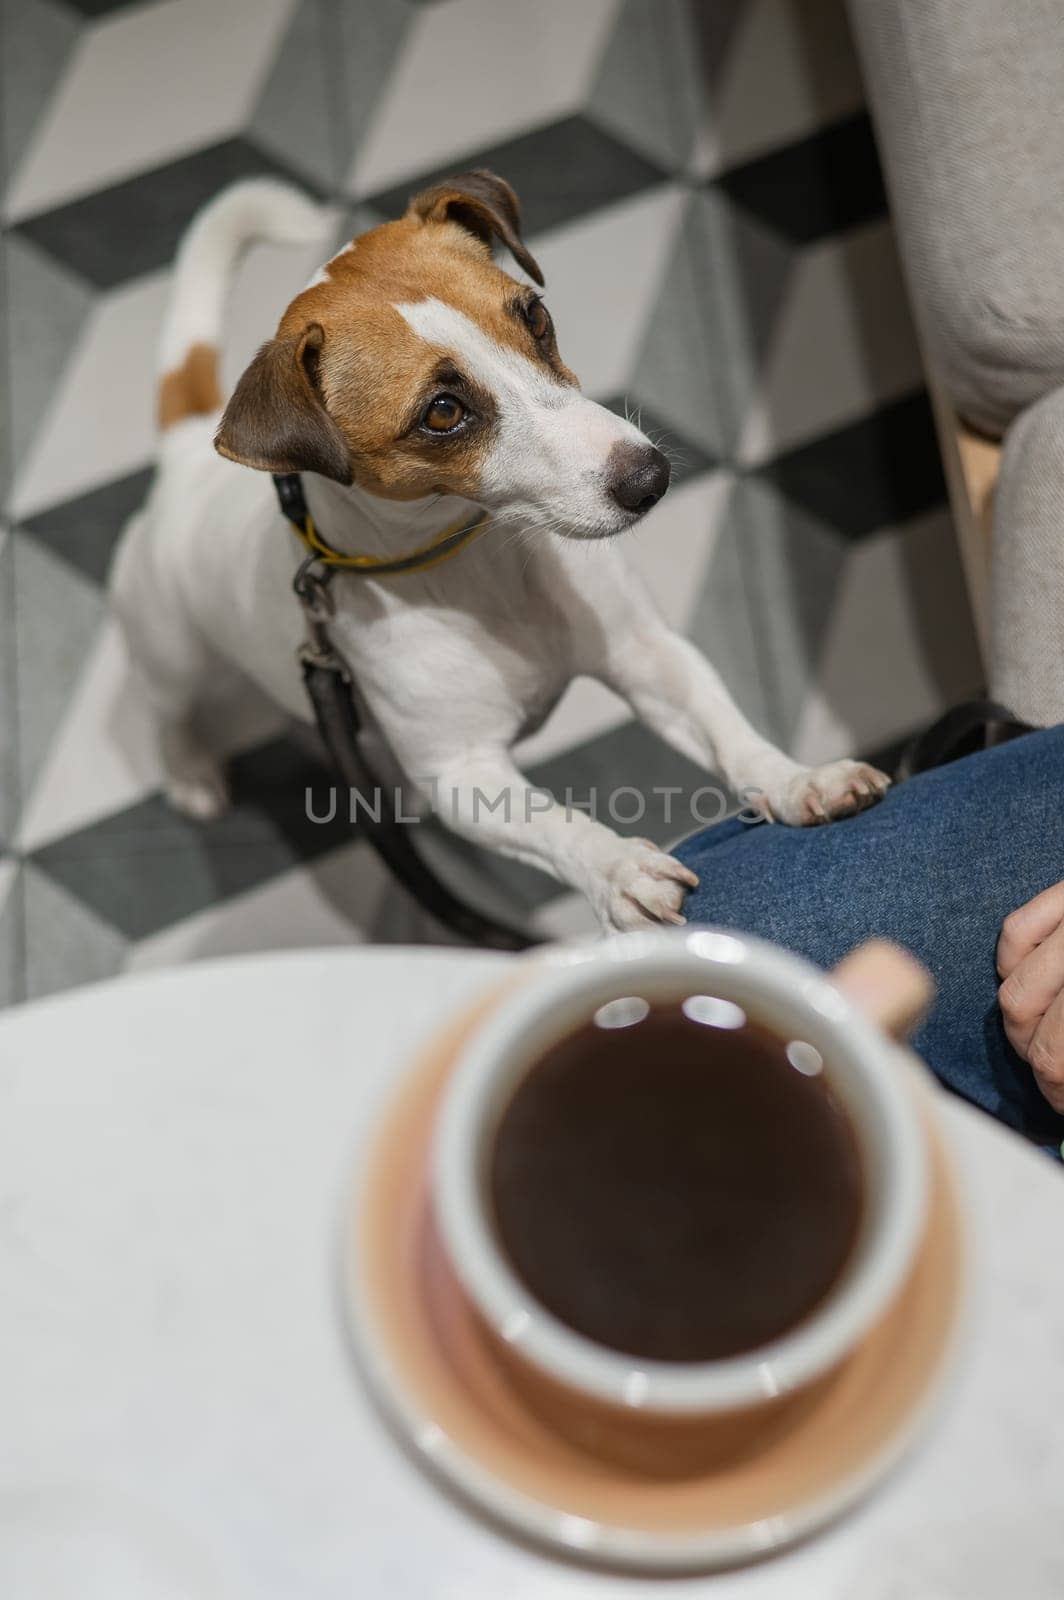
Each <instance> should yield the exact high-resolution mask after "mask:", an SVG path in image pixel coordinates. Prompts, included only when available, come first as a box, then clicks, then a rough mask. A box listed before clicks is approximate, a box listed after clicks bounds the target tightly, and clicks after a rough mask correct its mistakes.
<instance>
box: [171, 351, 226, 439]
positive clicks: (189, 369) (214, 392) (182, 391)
mask: <svg viewBox="0 0 1064 1600" xmlns="http://www.w3.org/2000/svg"><path fill="white" fill-rule="evenodd" d="M221 404H222V391H221V389H220V387H219V385H218V352H217V350H216V349H215V347H214V345H212V344H204V343H202V342H200V343H197V344H194V345H190V346H189V349H188V353H187V354H186V356H185V359H184V361H182V363H181V365H180V366H179V367H172V368H171V370H170V371H169V372H164V373H163V376H162V379H161V381H160V383H159V411H158V415H159V426H160V428H172V427H173V425H174V423H175V422H180V421H181V419H182V418H183V417H195V416H209V415H210V413H211V412H212V411H217V410H218V409H219V407H220V406H221Z"/></svg>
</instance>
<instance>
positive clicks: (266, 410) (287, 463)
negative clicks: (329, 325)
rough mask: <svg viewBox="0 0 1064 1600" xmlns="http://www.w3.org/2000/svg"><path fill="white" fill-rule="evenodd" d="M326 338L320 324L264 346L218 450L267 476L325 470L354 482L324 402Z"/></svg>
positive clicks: (224, 425)
mask: <svg viewBox="0 0 1064 1600" xmlns="http://www.w3.org/2000/svg"><path fill="white" fill-rule="evenodd" d="M324 339H325V334H324V331H323V329H322V327H321V324H320V323H318V322H312V323H310V324H309V325H308V326H307V327H306V328H304V330H303V332H302V333H301V334H299V335H298V336H297V337H295V338H291V339H271V340H270V341H269V343H268V344H264V345H263V346H262V349H261V350H260V351H259V353H258V355H257V356H256V357H255V359H254V360H253V361H252V363H251V365H250V367H248V369H247V371H246V372H245V373H244V375H243V377H242V378H241V379H240V382H239V383H238V384H237V386H236V388H235V389H234V390H233V393H232V396H231V398H230V401H229V404H228V405H227V406H226V408H225V411H224V413H223V414H222V420H221V422H220V423H219V424H218V432H217V433H216V434H215V436H214V448H215V449H216V450H217V451H218V452H219V454H220V455H223V456H228V457H229V460H230V461H239V462H240V463H241V465H242V466H245V467H257V468H258V469H259V470H260V471H261V472H320V473H321V474H322V476H323V477H326V478H335V479H336V481H337V483H350V482H351V481H352V478H353V476H354V475H353V473H352V470H351V452H350V450H349V448H348V446H347V443H346V442H345V440H344V436H343V434H342V433H341V432H340V430H339V428H338V427H337V426H336V423H335V422H334V421H333V419H332V417H330V415H329V413H328V411H326V409H325V407H324V405H323V404H322V401H321V396H320V395H319V393H318V386H317V370H318V358H319V356H320V354H321V347H322V344H323V342H324Z"/></svg>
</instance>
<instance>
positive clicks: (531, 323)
mask: <svg viewBox="0 0 1064 1600" xmlns="http://www.w3.org/2000/svg"><path fill="white" fill-rule="evenodd" d="M525 321H526V322H527V323H528V328H529V332H530V333H531V335H532V337H533V339H545V338H546V337H547V335H548V333H549V332H550V312H549V311H548V310H547V308H546V306H545V305H544V304H543V301H542V300H530V301H529V303H528V305H527V307H526V308H525Z"/></svg>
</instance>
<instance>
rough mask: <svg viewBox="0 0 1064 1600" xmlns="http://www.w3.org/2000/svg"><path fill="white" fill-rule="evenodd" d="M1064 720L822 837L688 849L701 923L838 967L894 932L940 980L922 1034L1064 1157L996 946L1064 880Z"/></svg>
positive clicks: (957, 1078) (709, 841)
mask: <svg viewBox="0 0 1064 1600" xmlns="http://www.w3.org/2000/svg"><path fill="white" fill-rule="evenodd" d="M1062 807H1064V726H1061V727H1057V728H1050V729H1048V730H1046V731H1045V732H1044V733H1033V734H1029V735H1027V736H1026V737H1025V738H1022V739H1017V740H1014V741H1013V742H1012V743H1011V744H1007V745H1002V746H1000V747H999V748H998V749H996V750H988V751H986V752H983V753H980V754H979V755H974V756H968V757H967V758H965V759H964V760H963V761H955V762H953V763H951V764H950V765H949V766H945V767H939V768H937V769H936V770H935V771H934V772H928V773H924V774H922V775H921V776H919V777H917V778H913V779H911V780H910V781H909V782H908V783H903V784H901V785H899V786H898V787H897V788H895V789H892V790H891V791H890V793H889V794H888V795H887V797H886V799H885V800H883V801H882V803H881V804H880V805H877V806H874V807H873V808H872V810H870V811H866V812H863V813H862V814H861V815H860V816H857V817H851V818H848V819H847V820H845V821H842V822H834V823H832V824H831V825H830V826H829V827H821V828H785V827H776V826H768V825H764V824H750V823H744V822H741V821H739V820H738V819H737V818H732V819H731V820H729V821H728V822H722V823H721V824H720V825H719V826H717V827H715V828H709V829H707V830H706V831H705V832H704V833H699V834H695V835H693V836H692V837H691V838H690V839H686V840H685V841H684V842H683V844H682V845H680V846H679V848H678V849H677V850H676V854H677V855H678V856H679V858H680V860H681V861H684V862H686V863H687V865H688V866H689V867H691V868H692V869H693V870H694V871H695V872H697V873H698V876H699V878H700V880H701V882H700V884H699V887H698V888H697V889H695V890H693V891H692V892H691V894H690V895H689V896H688V899H687V904H686V906H685V907H684V910H685V912H686V915H687V917H688V919H689V920H697V921H699V922H713V923H717V924H719V925H721V926H723V927H729V928H737V929H740V930H742V931H745V932H747V933H756V934H760V935H761V936H762V937H763V938H766V939H772V940H774V941H775V942H776V943H777V944H781V945H786V946H787V947H788V948H789V949H791V950H796V951H798V952H799V953H800V954H801V955H803V956H806V957H807V958H808V959H809V960H811V961H815V962H816V963H817V964H818V965H819V966H822V967H831V966H833V965H834V964H835V962H836V961H838V960H839V959H840V957H842V956H843V955H845V953H846V952H847V951H848V950H850V949H852V948H853V946H854V945H855V944H859V943H860V942H861V940H863V939H867V938H869V937H870V936H872V935H875V934H880V935H883V936H884V937H886V938H888V939H896V940H897V941H898V943H899V944H903V945H905V946H906V947H907V948H908V949H909V950H912V951H913V952H914V953H915V954H916V955H917V956H919V958H920V960H921V961H923V962H925V963H926V965H927V966H928V967H929V968H930V969H931V971H932V972H933V974H934V976H935V979H936V981H937V983H938V989H939V993H938V1000H937V1003H936V1005H935V1007H934V1009H933V1011H932V1012H931V1015H930V1016H929V1017H928V1019H927V1021H926V1022H925V1023H924V1025H923V1026H922V1027H921V1028H920V1030H919V1032H918V1033H917V1034H916V1035H915V1037H914V1041H913V1042H914V1044H915V1047H916V1049H917V1050H918V1051H919V1052H920V1054H921V1055H922V1056H923V1057H924V1059H925V1060H926V1061H927V1062H928V1063H929V1065H930V1066H931V1068H932V1070H933V1071H934V1072H935V1073H936V1075H937V1076H938V1077H939V1078H940V1079H941V1080H942V1082H943V1083H945V1084H947V1085H948V1086H949V1087H950V1088H951V1089H954V1090H955V1091H956V1092H957V1093H958V1094H960V1095H963V1096H964V1098H965V1099H966V1100H971V1101H973V1102H974V1103H975V1104H976V1105H978V1106H982V1107H983V1109H984V1110H986V1111H989V1112H991V1113H992V1114H993V1115H994V1116H995V1117H999V1118H1000V1119H1001V1121H1002V1122H1006V1123H1008V1124H1009V1126H1010V1127H1013V1128H1016V1129H1018V1130H1019V1131H1020V1132H1021V1133H1023V1134H1025V1135H1026V1136H1027V1137H1028V1138H1029V1139H1032V1140H1034V1141H1035V1142H1036V1143H1038V1144H1040V1145H1044V1146H1047V1147H1051V1148H1054V1149H1055V1150H1057V1151H1058V1152H1059V1150H1060V1145H1061V1140H1062V1139H1064V1117H1061V1116H1059V1115H1058V1114H1057V1113H1056V1112H1055V1111H1053V1110H1052V1109H1051V1107H1050V1106H1049V1105H1048V1103H1047V1102H1046V1100H1045V1099H1044V1098H1043V1096H1042V1095H1041V1093H1040V1092H1039V1089H1038V1086H1037V1084H1036V1082H1035V1080H1034V1076H1033V1074H1032V1072H1031V1069H1030V1067H1029V1066H1028V1065H1027V1063H1026V1062H1025V1061H1023V1060H1022V1059H1021V1057H1020V1056H1018V1055H1017V1054H1016V1052H1015V1050H1013V1048H1012V1046H1011V1045H1010V1044H1009V1042H1008V1040H1007V1039H1006V1037H1005V1033H1004V1029H1003V1027H1002V1020H1001V1012H1000V1010H999V1008H998V1004H997V987H998V982H999V979H998V976H997V971H996V968H995V963H994V952H995V946H996V944H997V938H998V934H999V932H1000V930H1001V924H1002V921H1003V919H1004V918H1005V917H1006V916H1007V915H1008V913H1009V912H1010V911H1012V910H1013V909H1014V908H1015V907H1016V906H1019V905H1022V904H1023V903H1024V902H1025V901H1027V900H1030V899H1031V898H1032V896H1034V895H1036V894H1038V893H1039V892H1040V890H1042V889H1046V888H1048V887H1049V885H1050V884H1053V883H1057V882H1059V881H1060V880H1061V879H1062V878H1064V819H1062V814H1061V813H1062Z"/></svg>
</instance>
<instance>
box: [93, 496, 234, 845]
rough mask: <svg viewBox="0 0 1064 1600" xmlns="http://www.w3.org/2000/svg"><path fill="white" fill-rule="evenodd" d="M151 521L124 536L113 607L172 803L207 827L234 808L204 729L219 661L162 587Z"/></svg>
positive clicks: (137, 522) (175, 599) (129, 529)
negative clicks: (202, 713)
mask: <svg viewBox="0 0 1064 1600" xmlns="http://www.w3.org/2000/svg"><path fill="white" fill-rule="evenodd" d="M145 520H146V513H144V512H142V513H140V514H139V515H138V516H136V517H134V518H133V520H132V522H131V523H130V524H129V526H128V527H127V529H126V531H125V534H124V535H123V539H122V544H121V546H120V548H119V551H118V558H117V560H116V562H115V567H114V573H113V577H112V583H111V603H112V606H113V608H114V612H115V614H116V616H117V617H118V621H119V624H120V626H121V629H122V633H123V635H124V637H125V641H126V645H127V648H128V651H129V656H130V661H131V664H132V668H133V672H134V675H135V679H136V684H137V689H138V691H139V692H140V693H141V694H142V695H143V696H144V699H145V700H146V702H147V704H148V705H149V707H150V709H151V712H152V715H153V718H154V720H155V724H156V732H157V739H158V749H159V756H160V759H161V762H162V767H163V774H164V779H163V783H164V789H165V792H166V795H167V798H168V799H169V800H170V803H171V804H172V805H173V806H174V807H175V808H176V809H177V810H178V811H180V812H182V813H183V814H184V815H185V816H187V817H191V818H193V819H194V820H196V821H198V822H208V821H212V820H213V819H214V818H216V817H219V816H221V815H222V813H223V812H224V811H225V810H226V808H227V806H228V804H229V788H228V785H227V783H226V779H225V773H224V771H223V769H222V766H221V763H220V762H219V761H218V759H217V757H216V756H215V755H214V754H213V753H212V752H211V750H210V749H209V748H208V746H207V744H206V743H205V741H204V739H203V736H202V734H201V733H200V731H199V728H198V711H199V708H200V706H201V704H202V702H203V700H204V699H205V697H206V692H207V690H208V688H209V687H210V686H211V685H212V684H213V683H214V682H215V681H216V678H217V663H216V662H215V660H214V658H213V656H212V654H211V652H210V650H209V648H208V646H207V644H206V642H205V641H204V640H203V638H202V637H201V635H200V634H199V632H198V630H197V628H196V627H195V624H194V623H193V622H192V620H191V618H190V617H189V616H188V614H187V612H186V611H185V609H184V607H183V606H182V605H181V603H180V600H179V598H178V597H177V596H176V595H173V594H171V593H163V592H162V591H161V586H159V585H158V584H157V583H156V581H155V576H154V574H153V571H152V562H151V552H150V550H149V549H148V548H147V546H148V530H147V529H146V528H145V527H144V526H142V524H143V522H144V521H145Z"/></svg>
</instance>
